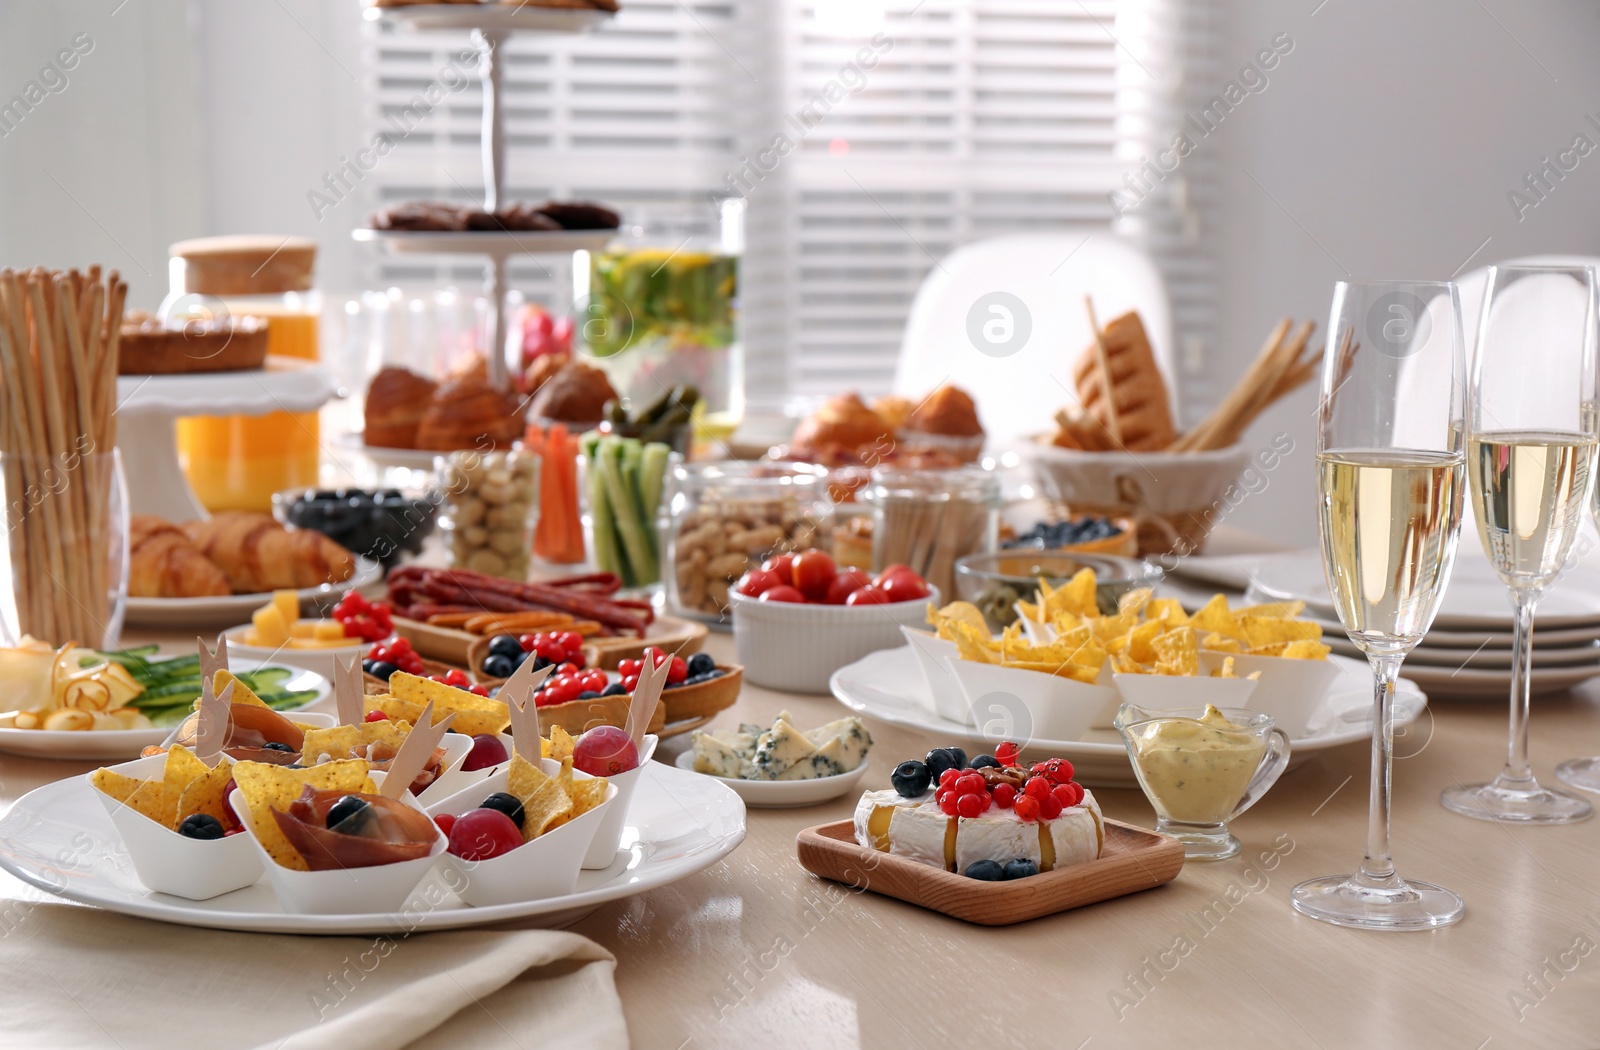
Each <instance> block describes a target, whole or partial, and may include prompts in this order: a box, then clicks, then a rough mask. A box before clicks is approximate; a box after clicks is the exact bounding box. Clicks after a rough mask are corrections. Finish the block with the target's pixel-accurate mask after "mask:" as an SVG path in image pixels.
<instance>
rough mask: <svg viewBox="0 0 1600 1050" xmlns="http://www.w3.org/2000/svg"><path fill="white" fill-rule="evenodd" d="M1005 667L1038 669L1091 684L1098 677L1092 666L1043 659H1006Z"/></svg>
mask: <svg viewBox="0 0 1600 1050" xmlns="http://www.w3.org/2000/svg"><path fill="white" fill-rule="evenodd" d="M1006 666H1007V667H1014V668H1016V669H1017V670H1019V671H1038V672H1039V673H1040V674H1050V675H1055V676H1056V677H1057V678H1070V679H1072V680H1073V681H1074V682H1082V683H1084V684H1085V685H1093V684H1094V681H1095V679H1096V678H1098V677H1099V674H1100V672H1099V670H1098V669H1097V668H1093V667H1084V666H1081V665H1079V664H1063V663H1050V662H1047V661H1043V660H1017V661H1008V662H1007V663H1006Z"/></svg>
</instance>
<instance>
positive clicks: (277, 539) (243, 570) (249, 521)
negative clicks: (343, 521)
mask: <svg viewBox="0 0 1600 1050" xmlns="http://www.w3.org/2000/svg"><path fill="white" fill-rule="evenodd" d="M183 531H184V532H186V533H188V534H189V538H190V539H191V540H193V541H194V544H195V546H196V547H198V548H200V552H201V553H202V554H204V555H205V556H206V557H207V558H210V559H211V560H212V561H213V562H214V563H216V565H217V567H218V568H220V569H221V570H222V571H223V573H224V574H225V575H226V576H227V578H228V585H229V586H230V587H232V588H233V590H234V593H236V594H259V593H261V592H263V591H276V590H301V589H304V588H306V587H319V586H321V585H322V584H324V583H343V582H344V581H345V580H348V579H349V578H350V577H351V576H352V575H354V573H355V571H356V559H355V557H354V556H353V555H352V554H351V553H350V552H349V551H347V550H345V549H344V548H343V547H341V546H339V545H338V544H337V543H335V542H333V541H332V540H330V539H328V537H326V536H324V535H323V534H322V533H320V532H313V531H311V530H309V529H300V530H296V531H293V532H291V531H289V530H288V529H285V528H284V527H283V526H282V525H279V524H278V523H277V522H276V521H274V520H272V517H271V516H270V515H267V514H255V513H252V512H250V511H239V510H230V511H224V512H222V513H221V514H217V515H214V516H213V517H211V518H208V519H206V520H205V521H190V522H185V523H184V525H183Z"/></svg>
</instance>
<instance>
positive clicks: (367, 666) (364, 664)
mask: <svg viewBox="0 0 1600 1050" xmlns="http://www.w3.org/2000/svg"><path fill="white" fill-rule="evenodd" d="M377 662H378V661H376V660H362V661H361V670H362V671H364V672H365V673H367V674H371V673H372V665H373V664H375V663H377Z"/></svg>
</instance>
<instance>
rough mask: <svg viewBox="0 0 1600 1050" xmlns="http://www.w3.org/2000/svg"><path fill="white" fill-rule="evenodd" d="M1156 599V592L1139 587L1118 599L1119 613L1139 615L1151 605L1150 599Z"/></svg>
mask: <svg viewBox="0 0 1600 1050" xmlns="http://www.w3.org/2000/svg"><path fill="white" fill-rule="evenodd" d="M1153 597H1155V592H1154V591H1152V590H1151V589H1150V588H1148V587H1139V588H1137V589H1135V590H1131V591H1129V592H1128V593H1127V594H1124V595H1123V596H1122V597H1120V598H1118V599H1117V613H1118V614H1119V615H1120V614H1123V613H1135V614H1137V613H1139V612H1142V611H1143V610H1144V607H1145V606H1146V605H1149V604H1150V599H1151V598H1153Z"/></svg>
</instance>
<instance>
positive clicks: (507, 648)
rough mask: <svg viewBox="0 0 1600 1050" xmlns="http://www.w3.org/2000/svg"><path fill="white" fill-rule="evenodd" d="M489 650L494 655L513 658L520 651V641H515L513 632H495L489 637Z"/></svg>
mask: <svg viewBox="0 0 1600 1050" xmlns="http://www.w3.org/2000/svg"><path fill="white" fill-rule="evenodd" d="M489 652H491V653H493V654H494V655H495V656H510V657H513V658H515V657H516V656H518V655H519V654H520V653H521V652H522V643H521V642H519V641H517V636H516V635H514V634H497V635H495V636H494V637H493V638H491V639H489Z"/></svg>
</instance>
